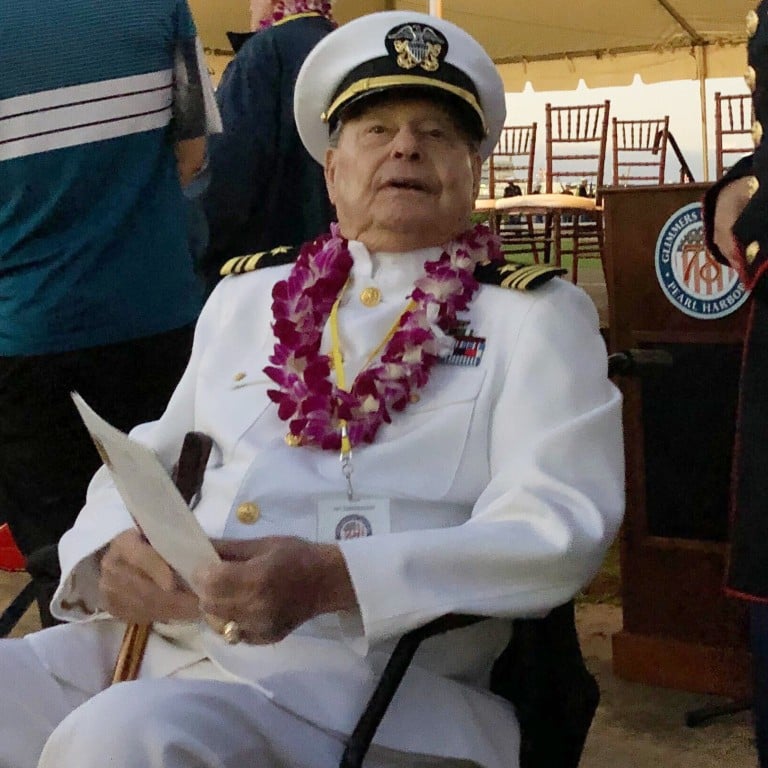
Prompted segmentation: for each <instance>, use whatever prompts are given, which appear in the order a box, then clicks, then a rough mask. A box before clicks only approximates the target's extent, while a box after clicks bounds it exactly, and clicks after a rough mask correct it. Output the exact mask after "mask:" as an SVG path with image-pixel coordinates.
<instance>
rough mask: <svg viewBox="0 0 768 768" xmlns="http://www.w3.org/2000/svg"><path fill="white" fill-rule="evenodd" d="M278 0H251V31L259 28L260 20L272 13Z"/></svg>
mask: <svg viewBox="0 0 768 768" xmlns="http://www.w3.org/2000/svg"><path fill="white" fill-rule="evenodd" d="M275 2H276V0H251V31H252V32H255V31H256V30H257V29H258V28H259V22H261V21H263V20H264V19H268V18H269V17H270V16H271V15H272V11H273V9H274V7H275Z"/></svg>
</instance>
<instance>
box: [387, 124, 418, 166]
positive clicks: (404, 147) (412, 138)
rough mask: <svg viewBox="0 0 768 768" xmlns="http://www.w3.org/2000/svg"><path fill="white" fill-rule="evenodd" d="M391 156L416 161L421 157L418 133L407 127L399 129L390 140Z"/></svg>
mask: <svg viewBox="0 0 768 768" xmlns="http://www.w3.org/2000/svg"><path fill="white" fill-rule="evenodd" d="M392 154H393V155H394V156H395V157H399V158H403V157H405V158H408V159H418V158H419V157H420V155H421V145H420V141H419V135H418V133H417V132H416V131H414V130H413V128H410V127H409V126H407V125H405V126H403V127H402V128H400V129H399V130H398V132H397V133H396V134H395V137H394V139H393V140H392Z"/></svg>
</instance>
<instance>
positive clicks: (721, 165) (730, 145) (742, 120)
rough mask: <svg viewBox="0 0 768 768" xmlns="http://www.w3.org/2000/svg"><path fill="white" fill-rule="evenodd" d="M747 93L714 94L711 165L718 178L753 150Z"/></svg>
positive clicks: (749, 100)
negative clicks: (713, 137) (713, 166)
mask: <svg viewBox="0 0 768 768" xmlns="http://www.w3.org/2000/svg"><path fill="white" fill-rule="evenodd" d="M754 120H755V112H754V107H753V106H752V95H751V94H736V95H733V94H730V95H729V94H723V93H720V92H719V91H718V92H717V93H716V94H715V168H716V173H717V178H718V179H719V178H720V177H721V176H722V175H723V174H724V173H725V172H726V171H727V170H728V169H729V168H730V167H731V166H732V165H733V164H734V163H735V162H736V161H737V160H738V159H739V158H740V157H741V156H743V155H747V154H749V153H750V152H752V151H753V150H754V142H753V141H752V125H753V123H754Z"/></svg>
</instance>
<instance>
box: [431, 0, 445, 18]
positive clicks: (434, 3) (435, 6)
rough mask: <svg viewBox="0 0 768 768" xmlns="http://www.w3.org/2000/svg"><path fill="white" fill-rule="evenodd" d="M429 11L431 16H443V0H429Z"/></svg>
mask: <svg viewBox="0 0 768 768" xmlns="http://www.w3.org/2000/svg"><path fill="white" fill-rule="evenodd" d="M429 13H430V15H431V16H437V18H438V19H442V18H443V0H429Z"/></svg>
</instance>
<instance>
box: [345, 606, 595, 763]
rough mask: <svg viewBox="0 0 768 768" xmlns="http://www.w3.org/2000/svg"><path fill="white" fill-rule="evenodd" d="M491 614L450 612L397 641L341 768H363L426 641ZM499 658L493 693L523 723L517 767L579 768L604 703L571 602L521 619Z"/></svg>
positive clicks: (348, 746) (493, 675)
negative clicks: (586, 660) (583, 651)
mask: <svg viewBox="0 0 768 768" xmlns="http://www.w3.org/2000/svg"><path fill="white" fill-rule="evenodd" d="M486 618H487V617H484V616H470V615H466V614H448V615H446V616H442V617H440V618H439V619H435V620H434V621H431V622H430V623H429V624H425V625H424V626H423V627H419V628H418V629H415V630H413V631H411V632H409V633H408V634H406V635H403V637H402V638H401V639H400V641H399V642H398V644H397V646H396V647H395V650H394V651H393V652H392V656H391V657H390V659H389V661H388V662H387V666H386V667H385V669H384V672H383V673H382V676H381V679H380V680H379V684H378V687H377V688H376V690H375V691H374V693H373V695H372V696H371V698H370V700H369V702H368V706H367V707H366V709H365V712H363V714H362V716H361V717H360V720H359V721H358V723H357V726H356V727H355V729H354V731H353V732H352V734H351V736H350V737H349V740H348V741H347V746H346V749H345V750H344V754H343V756H342V759H341V762H340V768H361V765H362V762H363V759H364V758H365V755H366V753H367V751H368V748H369V747H370V745H371V742H372V741H373V738H374V736H375V735H376V730H377V728H378V727H379V724H380V723H381V721H382V719H383V717H384V714H385V713H386V710H387V707H388V706H389V704H390V702H391V701H392V697H393V696H394V695H395V692H396V691H397V688H398V686H399V685H400V682H401V681H402V679H403V677H404V675H405V673H406V671H407V669H408V665H409V664H410V663H411V660H412V659H413V656H414V654H415V653H416V651H417V649H418V647H419V645H420V644H421V642H422V640H425V639H426V638H428V637H432V636H434V635H439V634H442V633H444V632H447V631H449V630H451V629H459V628H461V627H466V626H469V625H471V624H475V623H477V622H478V621H483V620H484V619H486ZM513 626H514V629H513V632H512V638H511V640H510V642H509V644H508V645H507V647H506V649H505V650H504V652H503V653H502V654H501V656H500V657H499V658H498V659H497V660H496V663H495V664H494V667H493V671H492V673H491V690H492V691H493V692H494V693H496V694H498V695H499V696H502V697H503V698H505V699H507V700H508V701H510V702H511V703H512V704H513V706H514V707H515V710H516V713H517V717H518V720H519V722H520V731H521V746H520V768H577V766H578V764H579V760H580V758H581V753H582V750H583V748H584V743H585V741H586V737H587V732H588V731H589V727H590V725H591V723H592V719H593V717H594V714H595V711H596V709H597V705H598V702H599V699H600V691H599V688H598V686H597V683H596V681H595V679H594V677H593V676H592V675H591V674H590V672H589V670H587V668H586V666H585V664H584V660H583V658H582V655H581V648H580V646H579V640H578V635H577V634H576V622H575V614H574V603H573V601H572V600H571V601H569V602H568V603H566V604H565V605H561V606H559V607H558V608H555V609H554V610H552V611H551V612H550V613H549V614H547V615H546V616H544V617H542V618H538V619H516V620H515V621H514V622H513Z"/></svg>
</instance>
